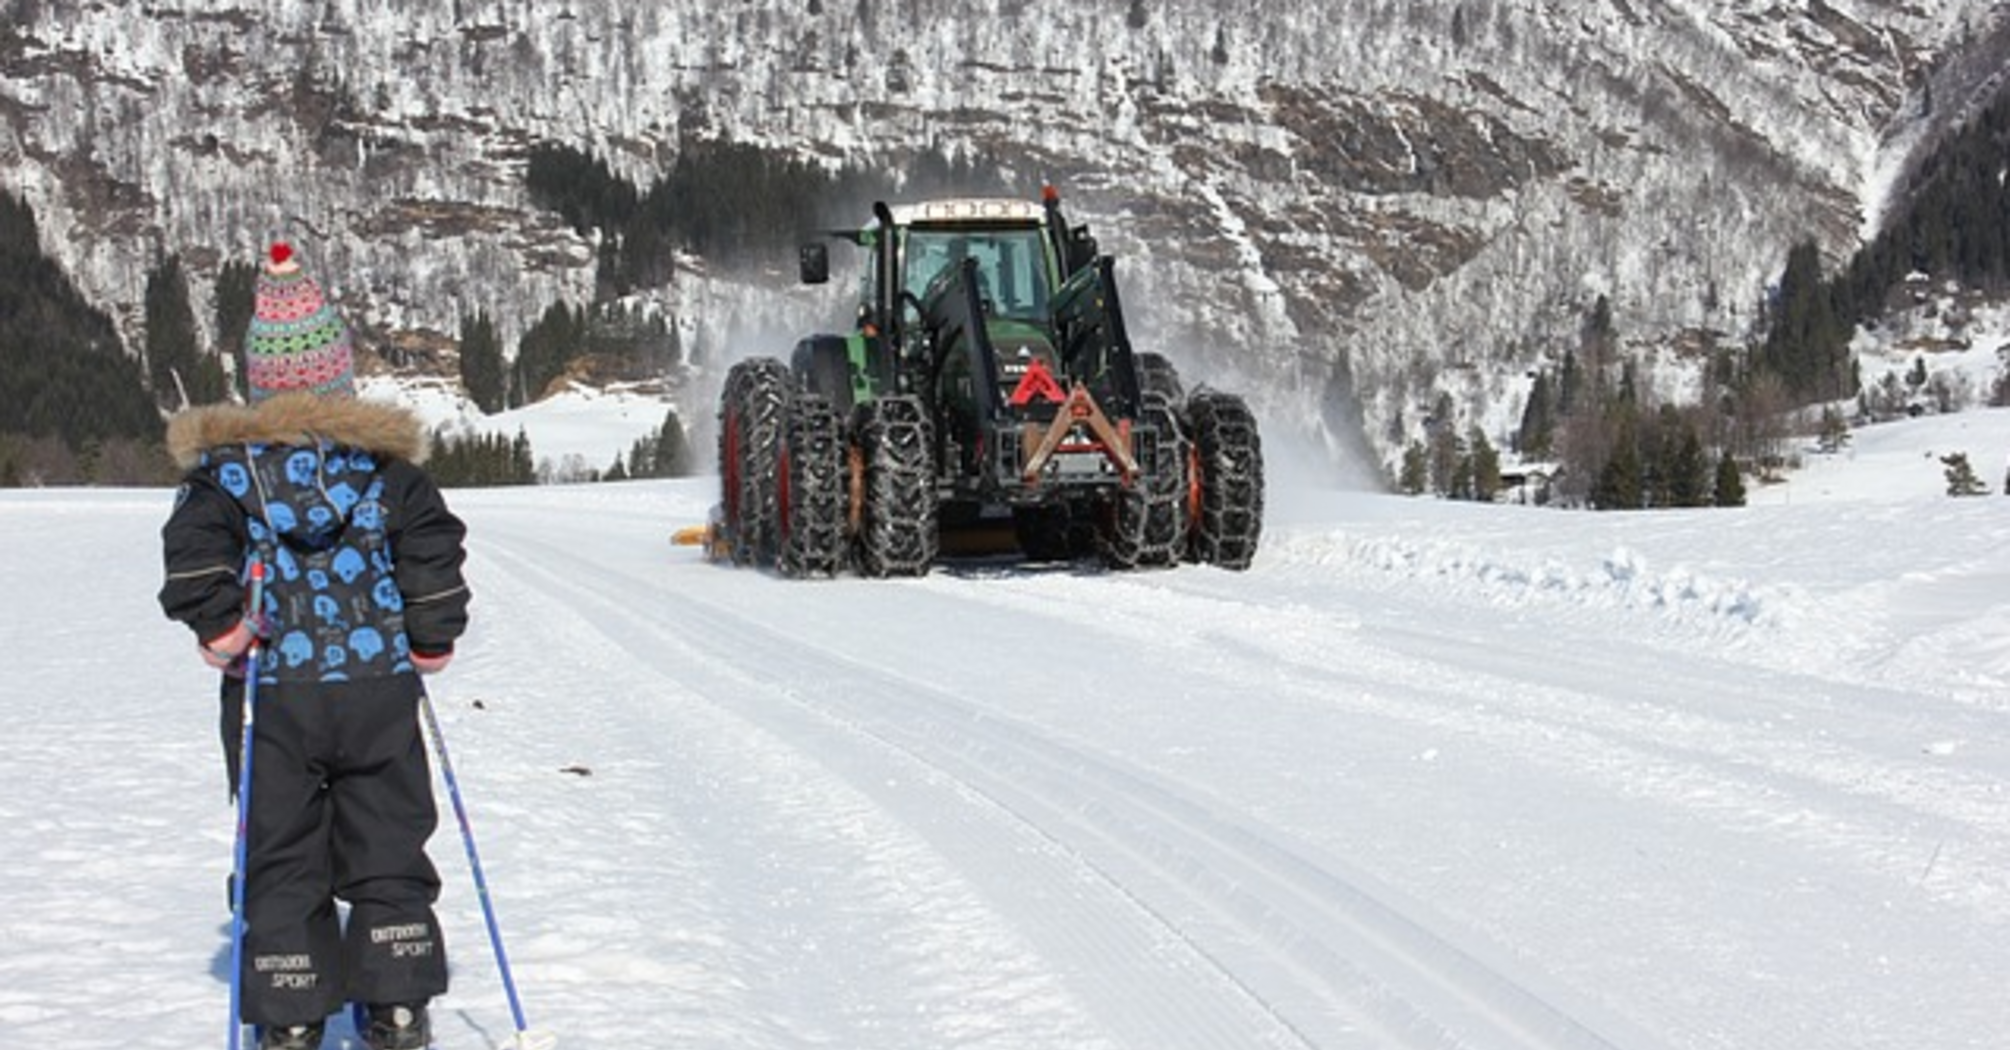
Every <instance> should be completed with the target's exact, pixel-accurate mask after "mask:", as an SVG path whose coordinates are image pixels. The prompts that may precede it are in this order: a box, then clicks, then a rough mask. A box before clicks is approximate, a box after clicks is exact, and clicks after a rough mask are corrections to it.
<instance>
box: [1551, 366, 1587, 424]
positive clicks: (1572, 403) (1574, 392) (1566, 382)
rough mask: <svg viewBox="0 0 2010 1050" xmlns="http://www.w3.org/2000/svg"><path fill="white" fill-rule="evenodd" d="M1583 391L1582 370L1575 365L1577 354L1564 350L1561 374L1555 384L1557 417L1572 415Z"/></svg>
mask: <svg viewBox="0 0 2010 1050" xmlns="http://www.w3.org/2000/svg"><path fill="white" fill-rule="evenodd" d="M1583 391H1584V369H1583V368H1581V367H1579V365H1578V363H1577V353H1576V352H1575V351H1569V350H1566V351H1564V355H1563V373H1562V375H1561V376H1559V377H1558V378H1557V382H1556V414H1557V415H1558V416H1568V415H1572V414H1574V413H1575V412H1576V411H1577V407H1578V401H1579V400H1580V399H1581V397H1582V394H1583Z"/></svg>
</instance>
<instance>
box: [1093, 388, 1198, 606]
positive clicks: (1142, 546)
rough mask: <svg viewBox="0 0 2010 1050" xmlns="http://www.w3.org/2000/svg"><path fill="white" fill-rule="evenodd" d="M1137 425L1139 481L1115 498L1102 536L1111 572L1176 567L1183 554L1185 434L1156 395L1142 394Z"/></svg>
mask: <svg viewBox="0 0 2010 1050" xmlns="http://www.w3.org/2000/svg"><path fill="white" fill-rule="evenodd" d="M1138 422H1139V423H1140V424H1141V425H1140V426H1139V427H1138V428H1137V430H1135V431H1134V433H1136V434H1138V435H1139V438H1140V440H1139V441H1138V477H1137V480H1136V481H1134V482H1132V483H1131V485H1130V487H1129V488H1126V489H1124V490H1123V492H1122V493H1120V494H1119V495H1118V496H1117V504H1116V513H1115V514H1114V515H1112V516H1111V518H1112V520H1111V524H1110V528H1109V530H1108V531H1107V532H1106V533H1105V535H1104V536H1103V544H1102V550H1103V560H1104V561H1105V562H1107V563H1108V564H1109V565H1110V567H1111V568H1115V569H1139V568H1156V567H1162V566H1167V565H1175V564H1178V563H1179V561H1180V559H1181V558H1182V557H1184V556H1185V554H1186V549H1187V514H1188V508H1187V492H1188V484H1187V469H1188V467H1187V464H1188V461H1189V459H1190V458H1191V456H1190V455H1189V453H1188V445H1187V440H1186V435H1185V434H1184V433H1183V432H1182V431H1181V430H1180V427H1179V422H1178V420H1177V419H1176V418H1175V417H1174V415H1173V412H1172V408H1171V407H1170V406H1169V405H1167V403H1166V401H1165V399H1164V398H1163V397H1160V396H1158V395H1155V394H1146V395H1145V408H1144V411H1143V412H1140V413H1139V414H1138Z"/></svg>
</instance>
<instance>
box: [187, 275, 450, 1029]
mask: <svg viewBox="0 0 2010 1050" xmlns="http://www.w3.org/2000/svg"><path fill="white" fill-rule="evenodd" d="M292 255H293V253H292V250H291V249H290V248H289V247H288V246H287V245H285V244H275V245H273V246H272V249H271V252H270V260H269V262H268V263H267V264H266V266H265V267H264V269H263V270H262V272H261V273H260V275H259V279H258V287H257V298H256V303H255V311H254V315H253V318H252V322H251V329H250V333H249V338H248V339H247V341H246V368H247V376H248V380H249V390H250V394H251V404H250V405H249V406H243V405H229V404H226V405H211V406H205V407H200V408H194V409H190V410H188V411H185V412H183V413H181V414H180V415H177V416H176V417H175V418H174V419H173V420H172V421H170V423H169V425H168V446H169V450H170V451H171V452H172V453H173V454H174V456H175V459H176V461H177V463H179V464H180V465H181V466H182V467H183V468H185V469H186V471H187V473H186V475H185V476H184V478H183V481H182V485H181V488H180V491H179V492H178V493H177V495H176V500H175V507H174V511H173V514H172V515H171V516H170V517H169V519H168V522H167V524H166V525H165V526H163V527H162V529H161V538H162V542H163V547H164V552H165V560H166V568H167V580H166V583H165V584H164V585H163V586H162V588H161V592H160V601H161V608H162V609H163V610H164V611H165V612H166V613H167V615H168V616H169V617H170V618H172V619H175V620H179V621H181V622H182V623H185V624H187V625H188V626H189V628H190V629H192V630H193V631H194V632H195V635H196V639H197V643H198V651H199V652H200V654H201V656H202V658H203V660H205V661H206V662H208V663H209V664H210V665H211V666H212V667H215V668H217V669H219V670H221V671H222V672H223V689H222V692H223V737H224V746H225V753H226V755H227V763H228V766H229V767H230V774H231V783H232V785H233V786H234V785H236V784H237V783H238V779H237V777H238V772H239V771H238V768H237V760H238V755H239V746H240V743H241V736H242V728H243V722H242V716H243V704H244V697H245V681H244V679H245V676H246V675H249V674H256V675H257V676H258V682H257V686H258V688H257V692H256V701H255V702H256V704H257V708H256V718H255V720H254V725H255V726H256V728H255V730H254V731H253V734H252V765H251V769H252V782H251V792H250V796H249V797H250V800H251V804H250V807H249V814H248V816H247V818H246V822H245V823H246V828H245V833H246V835H247V846H246V849H247V855H246V863H245V868H244V878H245V889H244V911H243V920H244V927H243V930H244V933H243V936H244V938H245V941H244V951H243V960H244V965H243V970H242V973H241V977H240V979H241V980H242V982H243V984H242V988H243V1020H244V1021H245V1022H246V1023H250V1024H254V1025H257V1026H259V1031H260V1036H259V1043H258V1045H259V1047H260V1048H261V1050H314V1048H316V1047H319V1046H320V1044H321V1037H322V1031H323V1026H324V1023H325V1021H326V1018H327V1017H328V1015H329V1014H331V1013H333V1012H334V1011H335V1010H337V1009H340V1008H341V1007H342V1005H343V1004H344V1003H345V1002H353V1003H361V1004H364V1005H365V1006H366V1008H367V1010H368V1015H369V1024H368V1029H367V1031H366V1032H365V1039H366V1040H367V1041H368V1043H369V1045H370V1047H372V1048H373V1050H414V1048H421V1047H426V1046H429V1045H431V1044H430V1039H429V1032H428V1023H427V1015H426V1006H427V1003H428V1001H429V1000H431V999H432V998H433V997H434V996H436V995H439V994H441V993H442V992H444V991H446V988H447V961H446V950H445V945H444V943H443V942H442V940H441V937H440V930H439V923H438V921H437V919H436V917H435V916H434V914H433V908H432V905H433V902H434V901H435V900H436V899H437V898H438V896H439V886H440V881H439V874H438V872H437V871H435V869H434V867H433V864H432V862H431V860H430V859H428V857H427V856H426V851H425V845H426V840H427V838H428V837H429V836H431V834H432V832H433V830H434V827H435V825H436V824H437V822H438V815H437V812H436V810H435V808H434V804H433V793H432V775H431V771H430V768H429V766H428V764H427V759H426V751H425V745H424V742H423V740H422V738H421V736H420V733H419V719H418V707H417V705H418V703H419V696H420V689H421V686H420V682H419V675H421V674H430V673H433V672H436V671H439V670H442V669H444V668H445V667H446V666H447V662H448V661H449V660H451V659H452V657H453V647H454V642H455V640H456V639H458V638H459V637H460V635H461V632H462V631H463V630H464V629H465V628H466V626H467V605H468V588H467V584H466V582H465V581H464V580H463V579H462V576H461V563H462V560H463V558H464V557H465V551H464V549H463V545H462V544H463V539H464V537H465V535H466V530H465V528H464V527H463V526H462V524H461V522H460V520H459V519H458V518H456V517H455V516H454V515H453V514H452V513H451V512H450V511H448V509H447V506H446V503H445V501H444V499H443V498H442V497H441V495H440V491H439V489H438V488H437V487H435V486H434V484H433V482H432V481H431V479H430V478H428V477H427V476H426V474H425V473H424V471H422V470H421V469H420V468H419V464H420V463H421V462H423V460H424V454H425V452H426V451H427V449H428V442H427V439H426V434H425V431H424V428H423V426H422V425H421V424H420V422H419V421H418V419H417V418H416V417H414V416H413V415H412V414H411V413H410V412H408V411H406V410H405V409H402V408H398V407H394V406H390V405H382V404H375V403H370V402H364V401H358V400H356V399H355V389H354V375H353V371H352V362H351V355H350V345H349V332H348V329H347V327H346V326H345V325H344V324H343V322H342V320H341V318H340V317H339V316H338V315H337V314H336V313H335V311H334V309H333V308H332V307H331V306H330V305H329V304H328V303H327V302H326V301H325V299H324V298H323V295H322V292H321V289H320V287H319V286H318V285H316V284H315V282H314V281H313V280H312V279H310V278H309V277H308V276H307V275H306V274H305V273H304V272H302V270H301V268H300V266H299V264H298V263H297V262H296V261H294V259H293V258H292ZM254 560H255V561H257V562H260V563H262V566H263V585H262V586H263V600H262V602H261V605H262V607H261V608H258V609H248V608H246V605H247V601H248V597H249V591H250V589H251V588H250V587H249V584H248V581H249V580H250V579H251V575H250V570H249V566H250V564H251V562H252V561H254ZM254 636H256V637H257V638H258V639H259V641H260V647H259V651H258V661H257V666H256V667H247V666H246V664H247V662H248V661H247V660H246V655H247V653H248V652H249V650H250V648H251V645H252V642H253V639H254ZM338 898H339V899H340V900H342V901H345V902H347V904H348V905H349V914H348V922H347V924H346V928H345V927H344V926H343V925H342V924H341V922H340V921H339V919H338V915H337V912H336V905H335V902H336V900H337V899H338Z"/></svg>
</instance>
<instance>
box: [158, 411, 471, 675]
mask: <svg viewBox="0 0 2010 1050" xmlns="http://www.w3.org/2000/svg"><path fill="white" fill-rule="evenodd" d="M168 450H169V452H171V453H172V454H173V455H174V457H175V461H176V462H177V463H178V464H179V465H180V466H182V467H183V468H184V469H185V470H186V471H187V473H186V474H185V476H184V477H183V480H182V485H181V489H180V491H179V492H178V493H177V495H176V499H175V509H174V512H173V514H172V515H171V516H170V517H169V519H168V522H167V524H166V525H165V526H163V527H162V529H161V537H162V541H163V549H164V552H165V558H166V569H167V579H166V583H165V584H163V586H162V587H161V592H160V602H161V608H162V610H163V611H165V612H166V613H167V615H168V616H169V617H170V618H172V619H175V620H179V621H181V622H183V623H185V624H187V625H188V626H189V627H190V629H192V630H193V631H194V632H195V634H196V637H197V638H198V639H201V640H207V639H212V638H215V637H217V636H218V635H221V634H223V633H225V632H226V631H228V630H230V628H231V627H232V626H233V625H235V624H236V623H237V622H238V620H239V618H240V617H242V616H243V615H244V613H245V596H246V589H247V586H248V573H247V567H248V565H249V562H250V557H249V556H250V555H252V554H254V553H255V554H257V555H258V556H259V558H260V559H261V560H263V561H264V562H265V563H266V580H267V584H266V595H265V602H264V609H263V614H262V616H261V621H262V624H263V626H264V628H265V633H266V636H267V637H266V654H265V655H266V659H265V661H264V662H263V663H262V664H261V668H262V669H263V673H261V675H260V677H261V678H272V677H277V678H281V679H289V680H321V681H348V680H354V679H359V678H373V677H382V676H387V675H391V674H401V673H409V672H410V671H411V667H412V665H411V663H410V660H409V656H410V653H411V652H419V653H427V654H439V653H446V652H451V651H452V649H453V645H454V642H455V640H456V639H458V638H459V637H460V635H461V632H462V631H463V630H465V629H466V627H467V606H468V598H469V594H468V587H467V583H466V581H465V580H464V579H463V578H462V575H461V563H462V560H463V558H464V556H465V553H464V549H463V546H462V543H463V540H464V538H465V536H466V529H465V527H464V526H463V525H462V524H461V521H460V519H458V518H456V517H455V516H454V515H453V513H452V512H450V511H449V510H448V509H447V506H446V502H445V500H444V499H443V498H442V497H441V495H440V491H439V489H438V488H437V487H436V486H435V485H434V484H433V482H432V480H431V479H430V478H429V477H427V475H426V473H425V472H424V471H423V470H421V469H420V468H419V464H420V463H422V462H423V460H424V457H425V453H426V450H427V442H426V435H425V431H424V428H423V427H422V426H421V425H420V423H419V421H418V419H417V418H416V417H415V416H413V415H412V414H411V413H410V412H408V411H406V410H404V409H402V408H398V407H395V406H390V405H384V404H374V403H371V402H367V401H356V400H348V399H332V398H317V397H315V396H313V395H310V394H288V395H282V396H279V397H274V398H272V399H270V400H267V401H264V402H261V403H260V404H258V405H256V406H252V407H244V406H239V405H213V406H206V407H203V408H197V409H192V410H190V411H187V412H184V413H182V414H180V415H178V416H176V417H175V418H174V419H173V420H171V421H170V422H169V424H168Z"/></svg>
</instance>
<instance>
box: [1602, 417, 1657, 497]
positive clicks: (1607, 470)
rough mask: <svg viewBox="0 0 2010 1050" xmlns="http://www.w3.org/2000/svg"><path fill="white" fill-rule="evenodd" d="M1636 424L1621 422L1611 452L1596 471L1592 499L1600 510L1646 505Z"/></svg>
mask: <svg viewBox="0 0 2010 1050" xmlns="http://www.w3.org/2000/svg"><path fill="white" fill-rule="evenodd" d="M1635 430H1636V428H1635V427H1634V426H1633V425H1632V424H1631V423H1630V422H1622V423H1621V424H1620V426H1619V428H1618V437H1617V439H1616V440H1615V441H1614V443H1613V447H1612V456H1611V458H1609V459H1607V460H1606V461H1605V466H1604V467H1602V468H1600V470H1599V472H1598V480H1597V481H1596V482H1595V483H1594V484H1593V485H1592V490H1591V503H1592V506H1594V507H1597V508H1598V509H1599V510H1639V509H1641V508H1642V507H1643V506H1645V505H1646V502H1645V500H1646V492H1645V489H1644V485H1643V476H1642V475H1643V473H1644V472H1643V470H1642V468H1641V464H1640V443H1639V441H1638V439H1637V436H1636V433H1635Z"/></svg>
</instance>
